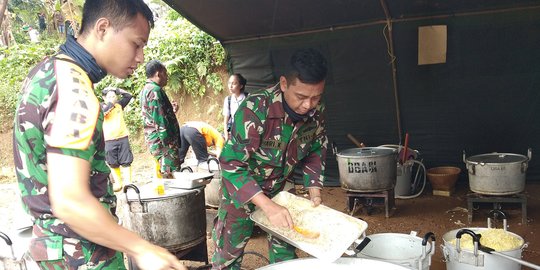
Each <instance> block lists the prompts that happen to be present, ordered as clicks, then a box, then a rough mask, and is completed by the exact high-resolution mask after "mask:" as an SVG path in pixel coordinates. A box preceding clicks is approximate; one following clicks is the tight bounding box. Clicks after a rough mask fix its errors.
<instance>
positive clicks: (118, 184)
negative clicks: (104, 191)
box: [111, 168, 123, 192]
mask: <svg viewBox="0 0 540 270" xmlns="http://www.w3.org/2000/svg"><path fill="white" fill-rule="evenodd" d="M111 172H112V176H113V180H114V183H113V190H114V192H118V191H120V190H122V186H123V185H122V173H121V172H120V168H111Z"/></svg>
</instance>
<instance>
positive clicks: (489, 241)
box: [450, 229, 523, 251]
mask: <svg viewBox="0 0 540 270" xmlns="http://www.w3.org/2000/svg"><path fill="white" fill-rule="evenodd" d="M475 233H476V234H478V233H479V234H481V235H482V237H480V244H481V245H482V246H486V247H490V248H492V249H494V250H495V251H508V250H513V249H517V248H520V247H521V246H522V245H523V240H522V239H519V238H518V237H516V236H515V235H512V234H510V233H509V232H506V231H505V230H503V229H486V230H482V231H479V232H475ZM450 243H451V244H452V245H454V246H455V245H456V239H455V238H454V239H452V240H451V241H450ZM460 246H461V248H462V249H466V250H473V249H474V245H473V241H472V237H471V236H470V235H468V234H463V235H462V236H461V241H460Z"/></svg>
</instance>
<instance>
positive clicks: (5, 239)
mask: <svg viewBox="0 0 540 270" xmlns="http://www.w3.org/2000/svg"><path fill="white" fill-rule="evenodd" d="M0 238H2V239H4V241H5V242H6V244H7V245H8V246H9V248H10V249H11V258H13V259H15V250H14V249H13V242H12V241H11V238H9V236H8V235H7V234H5V233H3V232H0Z"/></svg>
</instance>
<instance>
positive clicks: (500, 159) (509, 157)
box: [466, 153, 529, 164]
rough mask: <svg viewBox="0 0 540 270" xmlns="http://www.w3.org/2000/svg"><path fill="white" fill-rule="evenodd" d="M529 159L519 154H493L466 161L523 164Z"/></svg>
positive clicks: (474, 157) (473, 157)
mask: <svg viewBox="0 0 540 270" xmlns="http://www.w3.org/2000/svg"><path fill="white" fill-rule="evenodd" d="M528 159H529V158H527V157H526V156H523V155H518V154H509V153H491V154H483V155H477V156H472V157H468V158H467V159H466V160H467V161H468V162H477V163H496V164H499V163H514V162H523V161H527V160H528Z"/></svg>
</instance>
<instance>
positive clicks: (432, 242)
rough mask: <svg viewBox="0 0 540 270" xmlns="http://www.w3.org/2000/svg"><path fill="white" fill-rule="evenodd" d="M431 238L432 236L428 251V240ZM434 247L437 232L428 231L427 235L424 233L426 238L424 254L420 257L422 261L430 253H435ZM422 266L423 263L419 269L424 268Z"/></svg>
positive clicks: (423, 241) (423, 248)
mask: <svg viewBox="0 0 540 270" xmlns="http://www.w3.org/2000/svg"><path fill="white" fill-rule="evenodd" d="M430 238H431V247H430V248H429V251H426V246H427V242H428V241H429V239H430ZM434 247H435V234H434V233H432V232H428V233H426V235H424V239H423V240H422V256H421V257H420V258H421V260H420V263H422V261H423V259H424V258H425V257H427V255H428V254H434V253H435V248H434ZM430 260H431V259H430ZM421 266H422V265H420V267H419V268H418V269H422V267H421Z"/></svg>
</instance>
